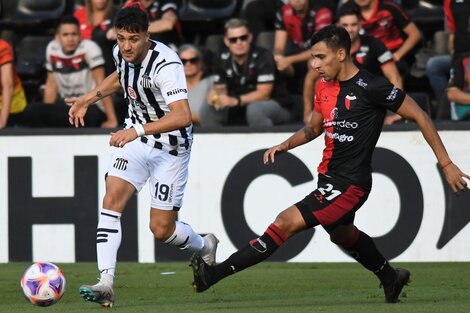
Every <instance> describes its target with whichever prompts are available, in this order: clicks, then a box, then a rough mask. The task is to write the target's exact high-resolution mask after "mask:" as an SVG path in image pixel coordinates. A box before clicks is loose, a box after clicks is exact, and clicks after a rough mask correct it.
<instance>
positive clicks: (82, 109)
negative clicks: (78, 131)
mask: <svg viewBox="0 0 470 313" xmlns="http://www.w3.org/2000/svg"><path fill="white" fill-rule="evenodd" d="M120 88H121V85H120V83H119V77H118V74H117V72H116V71H115V72H114V73H112V74H111V75H109V76H108V77H106V78H105V79H104V80H103V81H102V82H101V84H99V85H98V86H96V87H95V88H94V89H93V90H91V91H89V92H87V93H86V94H84V95H83V96H80V97H73V98H66V99H64V100H65V102H66V103H69V104H70V105H71V106H72V107H71V108H70V110H69V122H70V124H71V125H74V126H75V127H79V126H85V121H84V120H83V118H84V117H85V114H86V111H87V109H88V106H90V105H91V104H93V103H95V102H96V101H98V100H101V99H102V98H104V97H107V96H109V95H112V94H113V93H115V92H116V91H118V90H119V89H120Z"/></svg>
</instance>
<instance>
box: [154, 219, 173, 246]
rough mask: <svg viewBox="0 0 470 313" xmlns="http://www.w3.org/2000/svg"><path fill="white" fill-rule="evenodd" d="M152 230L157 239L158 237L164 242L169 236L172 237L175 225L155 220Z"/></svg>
mask: <svg viewBox="0 0 470 313" xmlns="http://www.w3.org/2000/svg"><path fill="white" fill-rule="evenodd" d="M150 230H151V231H152V233H153V235H154V236H155V239H157V240H158V241H161V242H164V241H166V240H167V239H168V238H170V236H171V235H173V232H174V225H171V224H163V223H159V222H153V223H152V222H151V223H150Z"/></svg>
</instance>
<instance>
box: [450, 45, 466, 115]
mask: <svg viewBox="0 0 470 313" xmlns="http://www.w3.org/2000/svg"><path fill="white" fill-rule="evenodd" d="M450 73H451V74H450V80H449V88H448V89H447V98H448V99H449V101H450V107H451V118H452V119H453V120H466V121H470V53H466V54H461V55H460V56H459V57H457V59H456V60H455V62H454V65H453V67H452V70H451V72H450Z"/></svg>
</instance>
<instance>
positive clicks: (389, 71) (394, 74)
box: [380, 61, 403, 90]
mask: <svg viewBox="0 0 470 313" xmlns="http://www.w3.org/2000/svg"><path fill="white" fill-rule="evenodd" d="M380 68H381V70H382V73H383V74H384V76H385V77H386V78H387V79H388V80H389V81H390V82H391V83H392V85H394V86H395V87H398V88H400V89H401V90H403V80H402V78H401V75H400V72H399V71H398V68H397V65H396V64H395V62H393V61H392V62H387V63H385V64H383V65H382V66H381V67H380Z"/></svg>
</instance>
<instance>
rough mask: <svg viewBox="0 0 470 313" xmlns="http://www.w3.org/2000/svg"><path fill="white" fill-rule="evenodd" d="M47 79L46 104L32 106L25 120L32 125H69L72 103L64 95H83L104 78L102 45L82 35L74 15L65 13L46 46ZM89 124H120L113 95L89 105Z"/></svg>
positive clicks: (87, 119) (111, 125)
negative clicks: (53, 37) (54, 36)
mask: <svg viewBox="0 0 470 313" xmlns="http://www.w3.org/2000/svg"><path fill="white" fill-rule="evenodd" d="M46 69H47V71H48V73H47V79H46V84H45V88H44V99H43V102H44V103H43V104H34V105H31V106H29V108H28V110H27V112H26V113H25V115H26V116H25V120H26V121H25V122H26V124H27V125H28V126H32V127H69V126H70V125H69V123H68V121H67V116H68V111H69V109H70V106H69V105H68V104H66V103H65V102H64V99H65V98H70V97H75V96H80V95H82V94H84V93H85V92H86V91H87V90H89V89H92V88H94V87H95V86H96V85H98V84H99V83H101V82H102V81H103V80H104V77H105V75H104V59H103V56H102V54H101V49H100V47H98V45H97V44H95V43H94V42H93V41H91V40H86V39H84V40H82V39H81V38H80V31H79V23H78V21H77V19H76V18H75V17H73V16H64V17H63V18H62V19H61V20H60V22H59V26H58V28H57V32H56V39H55V40H53V41H51V42H50V43H49V45H48V46H47V49H46ZM86 121H87V125H88V126H92V127H100V126H101V127H102V128H115V127H117V126H118V125H117V120H116V115H115V113H114V107H113V103H112V102H111V99H110V98H109V97H108V98H104V99H103V100H102V101H99V102H97V103H96V105H92V106H90V108H89V111H88V115H87V118H86Z"/></svg>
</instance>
